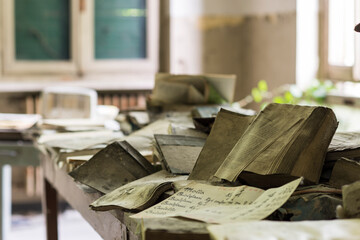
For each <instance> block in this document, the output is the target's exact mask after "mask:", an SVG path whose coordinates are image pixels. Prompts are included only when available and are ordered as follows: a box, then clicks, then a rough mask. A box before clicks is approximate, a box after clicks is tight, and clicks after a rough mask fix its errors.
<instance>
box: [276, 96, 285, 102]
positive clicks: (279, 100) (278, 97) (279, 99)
mask: <svg viewBox="0 0 360 240" xmlns="http://www.w3.org/2000/svg"><path fill="white" fill-rule="evenodd" d="M273 102H274V103H285V99H284V98H283V97H281V96H277V97H274V98H273Z"/></svg>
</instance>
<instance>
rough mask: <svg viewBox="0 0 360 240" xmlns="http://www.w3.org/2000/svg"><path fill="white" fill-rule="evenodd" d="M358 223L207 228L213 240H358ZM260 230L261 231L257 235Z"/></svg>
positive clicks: (257, 223)
mask: <svg viewBox="0 0 360 240" xmlns="http://www.w3.org/2000/svg"><path fill="white" fill-rule="evenodd" d="M359 226H360V219H353V220H331V221H301V222H275V221H250V222H238V223H230V224H223V225H210V226H208V230H209V232H210V236H211V239H213V240H225V239H226V240H242V239H247V240H274V239H291V240H314V239H326V240H335V239H346V240H357V239H360V237H359V236H360V229H359ZM259 229H261V231H259Z"/></svg>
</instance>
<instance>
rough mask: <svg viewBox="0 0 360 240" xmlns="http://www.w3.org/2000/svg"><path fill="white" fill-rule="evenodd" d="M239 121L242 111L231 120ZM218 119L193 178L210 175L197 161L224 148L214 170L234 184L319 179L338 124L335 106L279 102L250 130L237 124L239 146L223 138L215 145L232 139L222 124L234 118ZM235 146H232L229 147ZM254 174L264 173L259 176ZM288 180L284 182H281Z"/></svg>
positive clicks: (316, 180) (235, 130) (258, 116)
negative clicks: (241, 181)
mask: <svg viewBox="0 0 360 240" xmlns="http://www.w3.org/2000/svg"><path fill="white" fill-rule="evenodd" d="M221 116H222V115H221V114H220V115H218V117H221ZM231 119H232V120H231ZM235 119H237V121H240V117H239V116H236V115H233V117H231V118H230V120H231V121H235ZM216 121H217V123H216V124H215V125H214V127H213V129H212V131H211V133H210V136H209V138H208V139H207V142H206V143H205V146H204V149H203V151H202V153H201V154H200V156H199V158H198V160H197V163H196V166H195V168H194V171H197V173H195V172H193V173H191V175H190V177H189V179H204V178H202V177H200V176H201V175H199V172H200V171H201V168H197V165H205V164H204V163H202V164H201V162H203V161H204V160H203V157H202V154H203V152H204V153H205V152H207V156H211V155H212V154H214V155H215V154H218V153H219V152H220V151H222V152H223V153H224V154H226V152H228V153H227V154H226V156H225V158H224V157H221V158H220V157H219V158H217V162H216V159H215V160H213V161H214V162H216V165H217V166H219V167H218V168H217V169H216V172H215V173H214V176H215V177H216V178H218V179H225V180H227V181H230V182H234V181H236V180H237V179H238V178H240V180H243V181H245V182H246V183H248V184H253V183H252V180H254V181H255V180H259V176H269V175H272V176H273V177H276V176H281V178H278V180H281V179H284V180H285V182H288V181H289V180H290V179H291V178H290V179H289V178H284V176H287V177H289V176H290V177H292V178H296V177H299V176H303V177H304V178H305V180H306V181H308V182H312V183H317V182H318V180H319V178H320V174H321V170H322V167H323V164H324V158H325V155H326V152H327V148H328V146H329V144H330V141H331V138H332V137H333V135H334V133H335V130H336V128H337V125H338V123H337V120H336V117H335V115H334V113H333V111H332V110H331V109H329V108H326V107H310V106H299V105H288V104H275V103H273V104H269V105H268V106H267V107H266V108H265V109H264V110H263V111H261V112H260V113H259V114H258V115H257V116H256V117H255V119H254V120H253V121H252V122H251V124H250V125H249V126H248V127H247V128H246V130H245V131H243V132H242V130H241V129H239V130H238V129H237V128H234V134H238V139H236V141H235V144H234V141H233V142H232V143H228V142H227V141H225V142H226V144H225V143H224V142H223V144H221V142H222V141H219V142H218V144H217V145H216V144H215V145H214V144H209V141H214V139H223V138H226V139H227V138H229V137H228V136H226V135H225V134H223V133H225V131H219V128H220V127H222V128H224V125H226V124H229V120H220V121H218V119H217V120H216ZM215 131H217V132H215ZM229 146H230V147H231V149H226V151H225V150H224V149H225V148H229ZM209 164H213V163H212V162H211V163H209ZM212 171H213V170H212ZM253 174H256V175H258V176H257V177H253ZM205 177H206V178H207V177H208V175H207V176H206V175H205ZM261 182H264V179H261ZM265 182H266V181H265ZM283 183H284V182H281V181H279V182H277V183H276V184H275V185H281V184H283ZM271 186H274V185H272V184H271V183H269V186H267V187H271Z"/></svg>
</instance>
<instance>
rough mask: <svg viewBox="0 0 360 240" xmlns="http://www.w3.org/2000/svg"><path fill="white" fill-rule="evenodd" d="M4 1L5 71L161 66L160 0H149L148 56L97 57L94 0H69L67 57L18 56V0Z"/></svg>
mask: <svg viewBox="0 0 360 240" xmlns="http://www.w3.org/2000/svg"><path fill="white" fill-rule="evenodd" d="M1 2H2V4H3V11H2V14H3V19H2V20H3V31H2V35H3V46H6V48H5V47H3V74H4V75H5V76H14V75H16V76H18V75H35V74H40V75H64V74H68V75H77V76H80V77H82V76H84V75H88V74H109V73H116V74H118V75H123V74H125V75H126V74H132V75H137V74H139V75H140V74H141V75H144V74H154V73H155V72H156V71H157V69H158V59H159V56H158V49H159V47H158V45H159V44H158V43H159V1H158V0H155V1H154V0H146V6H147V21H146V31H147V34H146V44H147V46H146V49H147V50H146V51H147V54H146V58H145V59H119V60H117V59H116V60H113V59H112V60H110V59H109V60H107V59H95V56H94V41H95V37H94V0H70V6H71V10H70V31H71V32H70V36H71V37H70V56H71V58H70V59H69V60H66V61H47V60H44V61H27V60H16V56H15V20H14V19H15V12H14V5H15V0H1Z"/></svg>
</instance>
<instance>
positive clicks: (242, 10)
mask: <svg viewBox="0 0 360 240" xmlns="http://www.w3.org/2000/svg"><path fill="white" fill-rule="evenodd" d="M170 21H171V25H170V53H171V54H170V71H171V72H174V73H189V74H198V73H228V74H236V75H237V77H238V84H237V86H236V99H237V100H238V99H241V98H243V97H245V96H246V95H247V94H249V93H250V91H251V88H252V87H254V86H256V83H257V82H258V81H259V80H261V79H264V80H266V81H267V82H268V84H269V87H270V88H271V89H273V88H275V87H278V86H280V85H283V84H286V83H295V77H296V70H295V66H296V0H252V1H248V0H226V1H217V0H182V1H177V0H172V1H170Z"/></svg>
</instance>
